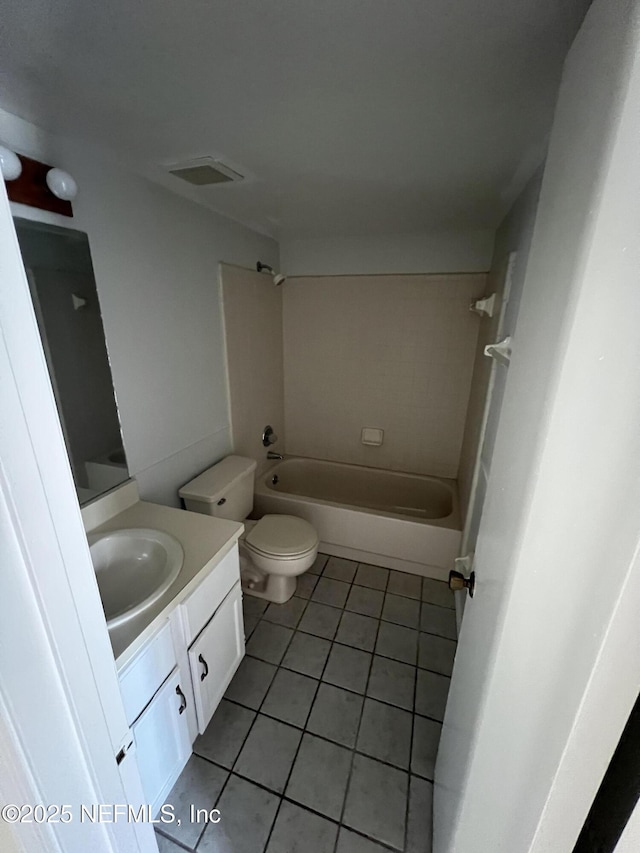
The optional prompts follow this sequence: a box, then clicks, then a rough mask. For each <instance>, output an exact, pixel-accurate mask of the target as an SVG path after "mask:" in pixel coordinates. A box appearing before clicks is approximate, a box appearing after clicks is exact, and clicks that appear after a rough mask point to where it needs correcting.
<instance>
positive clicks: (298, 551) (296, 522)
mask: <svg viewBox="0 0 640 853" xmlns="http://www.w3.org/2000/svg"><path fill="white" fill-rule="evenodd" d="M255 471H256V461H255V460H254V459H247V458H245V457H244V456H227V457H226V458H225V459H223V460H222V461H221V462H218V463H217V464H216V465H213V466H212V467H211V468H208V469H207V470H206V471H204V472H203V473H202V474H200V475H199V476H198V477H196V478H195V480H191V482H190V483H187V484H186V485H185V486H183V487H182V488H181V489H180V491H179V494H180V497H181V498H182V499H183V500H184V503H185V507H186V508H187V509H188V510H190V511H192V512H201V513H204V514H205V515H213V516H215V517H216V518H227V519H229V520H231V521H241V522H243V523H244V528H245V529H244V533H243V535H242V536H241V537H240V543H239V545H240V577H241V580H242V589H243V590H244V591H245V592H246V593H248V594H249V595H255V596H256V597H257V598H264V599H267V600H268V601H273V602H275V603H277V604H284V602H285V601H288V600H289V599H290V598H291V596H292V595H293V593H294V592H295V591H296V585H297V577H298V575H301V574H302V573H303V572H306V571H307V569H309V568H311V566H312V565H313V563H314V561H315V558H316V556H317V553H318V544H319V542H318V534H317V533H316V531H315V529H314V528H313V527H312V526H311V525H310V524H309V522H308V521H305V520H304V519H303V518H296V517H295V516H293V515H265V516H264V517H263V518H261V519H260V520H259V521H249V520H247V516H248V515H250V514H251V511H252V510H253V487H254V481H255Z"/></svg>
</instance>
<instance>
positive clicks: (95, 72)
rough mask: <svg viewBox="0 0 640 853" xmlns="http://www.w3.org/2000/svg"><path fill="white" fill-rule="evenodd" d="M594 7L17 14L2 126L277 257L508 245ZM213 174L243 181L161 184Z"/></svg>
mask: <svg viewBox="0 0 640 853" xmlns="http://www.w3.org/2000/svg"><path fill="white" fill-rule="evenodd" d="M588 5H589V0H189V2H184V0H183V2H180V0H103V2H99V0H55V2H54V0H3V4H2V6H3V8H2V20H1V22H0V106H3V107H4V108H5V109H7V110H9V111H11V112H13V113H16V114H17V115H19V116H21V117H23V118H25V119H28V120H31V121H34V122H35V123H37V124H40V125H44V126H45V127H46V128H47V129H50V130H52V131H55V132H61V133H64V134H66V135H73V136H79V137H81V138H85V139H88V140H93V141H98V142H100V143H102V144H104V145H106V146H108V147H110V148H112V149H114V150H115V151H116V152H119V153H120V154H122V155H123V156H126V158H127V159H128V160H129V161H131V162H135V163H136V164H137V166H138V168H139V169H140V170H141V171H143V172H145V173H147V174H148V175H151V176H153V175H154V172H155V174H156V176H157V175H158V174H160V180H161V182H162V183H164V184H165V185H166V186H172V187H174V188H175V189H176V191H177V192H182V193H183V194H188V195H190V197H192V198H196V199H197V200H199V201H200V202H201V203H202V204H205V205H207V206H209V207H211V208H213V209H215V210H219V211H221V212H223V213H226V214H227V215H229V216H231V217H233V218H234V219H237V220H239V221H242V222H246V223H248V224H252V225H254V226H257V227H258V228H259V229H260V230H263V231H265V232H267V233H271V234H273V235H275V236H279V237H304V236H330V235H345V236H346V235H352V236H355V235H375V234H383V233H386V234H399V233H409V232H418V231H423V230H427V229H434V228H475V227H493V226H495V225H497V223H498V222H499V220H500V218H501V216H502V215H503V214H504V212H505V211H506V209H507V208H508V206H509V205H510V203H511V201H512V200H513V198H514V197H515V194H516V193H517V192H518V191H519V190H520V188H521V187H522V185H523V183H524V181H525V180H526V179H527V178H528V176H529V175H530V174H531V172H532V171H533V169H534V168H535V167H536V166H537V165H538V162H539V160H540V158H541V156H542V152H543V151H544V145H545V140H546V136H547V134H548V131H549V128H550V125H551V120H552V115H553V107H554V101H555V95H556V91H557V86H558V82H559V79H560V74H561V68H562V61H563V59H564V56H565V54H566V51H567V49H568V47H569V44H570V43H571V39H572V38H573V36H574V34H575V32H576V30H577V28H578V26H579V24H580V22H581V20H582V17H583V16H584V13H585V11H586V9H587V7H588ZM208 154H213V155H214V156H216V155H217V156H219V157H221V158H222V159H223V160H225V161H226V162H227V163H229V164H230V165H231V166H233V167H234V168H236V169H237V170H238V171H240V172H241V173H243V174H245V175H246V176H247V179H246V180H245V181H244V182H242V183H239V184H230V185H223V186H218V187H204V188H198V189H197V190H192V189H191V188H189V187H188V186H187V185H185V184H183V183H182V182H181V181H178V179H176V178H173V177H170V176H167V177H166V178H165V177H164V176H163V175H162V173H159V172H157V171H156V167H157V166H158V165H161V164H171V163H175V162H179V161H182V160H185V159H190V158H192V157H199V156H203V155H208Z"/></svg>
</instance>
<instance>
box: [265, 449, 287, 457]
mask: <svg viewBox="0 0 640 853" xmlns="http://www.w3.org/2000/svg"><path fill="white" fill-rule="evenodd" d="M267 459H284V456H283V455H282V453H276V452H275V450H269V452H268V453H267Z"/></svg>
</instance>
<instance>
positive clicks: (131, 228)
mask: <svg viewBox="0 0 640 853" xmlns="http://www.w3.org/2000/svg"><path fill="white" fill-rule="evenodd" d="M0 140H2V142H3V143H4V144H6V145H8V146H9V147H10V148H13V149H14V150H16V151H18V152H19V153H24V154H26V155H28V156H31V157H35V158H37V159H40V160H43V161H45V162H48V163H52V164H55V165H56V166H59V167H61V168H63V169H67V170H68V171H69V172H70V173H71V174H72V175H73V176H74V177H75V178H76V180H77V182H78V185H79V188H80V189H79V194H78V197H77V199H76V200H75V201H74V213H75V215H74V218H73V219H72V220H69V219H67V218H66V217H61V216H56V215H53V214H47V213H44V212H38V211H36V210H35V209H33V208H29V207H24V206H22V205H13V206H12V209H13V212H14V214H16V215H19V216H23V217H27V218H35V219H42V220H44V221H48V222H53V223H54V224H58V225H62V226H64V227H72V228H77V229H79V230H84V231H86V232H87V233H88V235H89V242H90V246H91V254H92V259H93V265H94V270H95V276H96V284H97V288H98V296H99V298H100V304H101V308H102V316H103V323H104V329H105V336H106V341H107V348H108V351H109V357H110V360H111V369H112V374H113V382H114V387H115V392H116V399H117V403H118V408H119V412H120V419H121V423H122V431H123V439H124V445H125V450H126V453H127V461H128V464H129V470H130V472H131V473H132V474H134V475H135V476H136V478H137V480H138V483H139V487H140V494H141V495H142V497H144V498H146V499H153V500H156V501H160V502H162V503H168V504H176V503H177V494H176V490H177V489H178V487H179V486H180V485H182V484H183V483H184V482H186V481H187V480H189V479H190V478H191V477H193V476H194V475H195V474H197V473H198V472H199V471H200V470H202V469H203V468H204V467H206V466H207V465H209V464H211V463H212V462H214V461H216V460H217V459H219V458H220V457H221V456H223V455H224V454H226V453H228V452H229V451H230V449H231V434H230V427H229V405H228V395H227V381H226V371H225V359H224V345H223V335H222V312H221V307H220V292H219V284H218V265H219V263H220V262H221V261H228V262H231V263H238V264H243V265H246V266H253V265H255V262H256V260H258V259H260V260H262V261H264V262H265V263H271V264H273V265H275V266H277V265H278V249H277V245H276V244H275V243H274V241H273V240H270V239H268V238H266V237H263V236H262V235H259V234H257V233H255V232H253V231H250V230H249V229H248V228H245V227H243V226H241V225H239V224H237V223H235V222H232V221H230V220H228V219H226V218H224V217H222V216H219V215H217V214H215V213H212V212H210V211H208V210H205V209H204V208H201V207H198V206H197V205H195V204H193V203H192V202H190V201H186V200H185V199H183V198H180V197H178V196H175V195H173V194H172V193H170V192H168V191H167V190H165V189H163V188H161V187H158V186H156V185H154V184H152V183H150V182H149V181H147V180H146V179H144V178H140V177H138V176H137V175H135V174H134V173H133V172H131V171H128V170H127V168H126V164H124V165H123V164H122V163H121V162H120V161H118V160H114V158H113V157H112V156H111V155H109V153H108V152H104V151H96V150H93V149H91V148H89V147H88V146H87V145H85V144H83V143H81V142H80V141H78V140H69V139H64V138H61V137H56V136H53V135H50V134H48V133H45V132H44V131H43V130H42V129H40V128H38V127H35V126H34V125H32V124H28V123H27V122H24V121H22V120H21V119H19V118H16V117H15V116H12V115H10V114H9V113H6V112H4V111H0Z"/></svg>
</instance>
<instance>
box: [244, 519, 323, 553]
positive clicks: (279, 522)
mask: <svg viewBox="0 0 640 853" xmlns="http://www.w3.org/2000/svg"><path fill="white" fill-rule="evenodd" d="M244 543H245V545H246V547H247V548H248V550H249V551H251V552H253V553H254V554H256V555H258V556H261V557H267V558H272V559H276V560H299V559H300V558H301V557H303V556H305V555H306V554H310V553H311V552H313V551H314V550H315V549H317V547H318V543H319V540H318V534H317V533H316V531H315V530H314V528H313V527H312V526H311V525H310V524H309V522H308V521H305V520H304V519H303V518H296V517H295V516H293V515H265V516H264V517H263V518H261V519H260V521H258V522H257V523H256V524H255V525H253V526H252V527H251V530H249V531H248V532H247V534H246V536H245V540H244Z"/></svg>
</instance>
